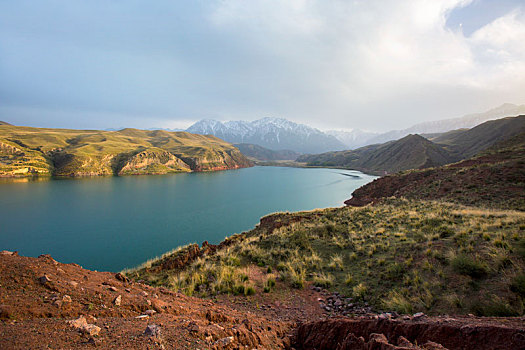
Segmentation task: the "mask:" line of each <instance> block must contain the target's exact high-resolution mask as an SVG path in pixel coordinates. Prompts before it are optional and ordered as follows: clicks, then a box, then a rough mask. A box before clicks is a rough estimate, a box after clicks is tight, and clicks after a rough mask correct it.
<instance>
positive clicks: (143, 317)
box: [135, 315, 149, 320]
mask: <svg viewBox="0 0 525 350" xmlns="http://www.w3.org/2000/svg"><path fill="white" fill-rule="evenodd" d="M135 318H136V319H138V320H142V319H145V318H149V316H148V315H139V316H136V317H135Z"/></svg>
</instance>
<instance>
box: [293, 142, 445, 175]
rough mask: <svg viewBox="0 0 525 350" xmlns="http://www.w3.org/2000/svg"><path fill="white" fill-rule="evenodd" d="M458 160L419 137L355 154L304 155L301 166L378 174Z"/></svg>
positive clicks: (352, 152)
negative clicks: (331, 167)
mask: <svg viewBox="0 0 525 350" xmlns="http://www.w3.org/2000/svg"><path fill="white" fill-rule="evenodd" d="M454 160H455V159H454V158H453V156H452V155H451V154H449V152H447V150H445V149H444V148H443V147H442V146H440V145H437V144H435V143H433V142H431V141H429V140H427V139H425V138H424V137H422V136H420V135H413V134H411V135H407V136H405V137H403V138H402V139H400V140H397V141H390V142H387V143H384V144H379V145H377V144H376V145H371V146H365V147H361V148H358V149H356V150H349V151H341V152H327V153H322V154H318V155H304V156H301V157H299V158H297V161H298V162H306V163H307V165H309V166H336V167H344V168H350V169H355V170H361V171H365V172H371V173H376V174H383V173H384V172H389V173H390V172H398V171H401V170H407V169H419V168H428V167H433V166H439V165H443V164H447V163H451V162H453V161H454Z"/></svg>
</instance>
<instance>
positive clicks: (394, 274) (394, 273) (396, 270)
mask: <svg viewBox="0 0 525 350" xmlns="http://www.w3.org/2000/svg"><path fill="white" fill-rule="evenodd" d="M405 271H406V269H405V266H403V265H402V264H398V263H393V264H392V265H390V266H388V268H387V269H386V273H387V276H388V278H389V279H391V280H396V279H400V278H402V277H403V275H404V274H405Z"/></svg>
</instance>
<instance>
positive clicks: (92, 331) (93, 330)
mask: <svg viewBox="0 0 525 350" xmlns="http://www.w3.org/2000/svg"><path fill="white" fill-rule="evenodd" d="M100 330H101V328H100V327H98V326H95V325H94V324H89V323H88V324H86V325H85V326H83V327H81V328H80V331H81V332H82V333H84V334H88V335H90V336H93V335H98V334H99V333H100Z"/></svg>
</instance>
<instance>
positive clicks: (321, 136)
mask: <svg viewBox="0 0 525 350" xmlns="http://www.w3.org/2000/svg"><path fill="white" fill-rule="evenodd" d="M186 131H187V132H190V133H193V134H201V135H214V136H216V137H218V138H220V139H222V140H225V141H227V142H230V143H234V144H240V143H250V144H255V145H259V146H262V147H265V148H268V149H271V150H283V149H288V150H292V151H295V152H298V153H319V152H327V151H336V150H343V149H345V148H346V146H345V145H344V144H343V143H342V142H341V141H339V140H337V139H336V138H335V137H334V136H331V135H327V134H325V133H324V132H322V131H320V130H318V129H315V128H312V127H310V126H307V125H304V124H297V123H294V122H291V121H289V120H286V119H283V118H262V119H258V120H254V121H252V122H247V121H242V120H238V121H229V122H224V123H223V122H220V121H218V120H212V119H204V120H200V121H198V122H196V123H195V124H193V125H192V126H190V127H189V128H188V129H186Z"/></svg>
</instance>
